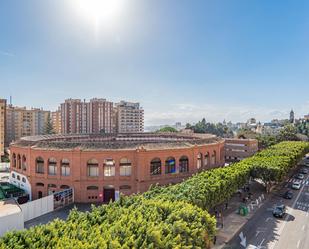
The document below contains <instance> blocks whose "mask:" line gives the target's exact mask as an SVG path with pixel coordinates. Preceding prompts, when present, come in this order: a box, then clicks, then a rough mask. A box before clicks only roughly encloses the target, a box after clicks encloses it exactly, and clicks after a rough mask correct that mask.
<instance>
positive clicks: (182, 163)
mask: <svg viewBox="0 0 309 249" xmlns="http://www.w3.org/2000/svg"><path fill="white" fill-rule="evenodd" d="M179 172H180V173H183V172H189V159H188V157H186V156H182V157H181V158H180V159H179Z"/></svg>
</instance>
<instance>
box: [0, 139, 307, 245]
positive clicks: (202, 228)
mask: <svg viewBox="0 0 309 249" xmlns="http://www.w3.org/2000/svg"><path fill="white" fill-rule="evenodd" d="M308 151H309V143H306V142H283V143H280V144H277V145H274V146H272V147H270V148H269V149H266V150H264V151H262V152H260V153H258V154H256V155H255V156H253V157H251V158H248V159H245V160H243V161H241V162H239V163H235V164H234V165H231V166H229V167H223V168H217V169H213V170H209V171H204V172H201V173H199V174H196V175H194V176H192V177H191V178H189V179H188V180H186V181H183V182H182V183H179V184H175V185H170V186H167V187H159V186H154V187H152V188H151V189H150V190H149V191H147V192H146V193H144V194H139V195H133V196H130V197H123V196H122V197H121V198H120V201H118V202H115V203H110V204H109V205H104V206H100V207H96V208H95V207H93V210H92V212H87V213H81V212H78V211H76V210H74V211H73V212H71V214H70V216H69V218H68V220H67V221H59V220H56V221H53V222H51V223H50V224H47V225H43V226H37V227H34V228H31V229H29V230H26V231H20V232H11V233H8V234H7V235H6V236H4V237H3V238H2V239H0V248H1V249H4V248H210V245H211V241H212V240H213V238H214V236H215V231H216V224H215V219H214V218H213V217H211V216H210V215H209V213H208V212H207V210H210V209H211V208H213V207H215V206H217V205H218V204H221V203H223V202H224V201H226V200H227V199H229V198H230V197H231V196H232V195H233V194H234V193H235V192H236V191H237V189H239V188H240V187H242V186H243V185H244V184H245V183H247V181H248V180H249V178H250V177H255V178H259V179H262V180H263V181H264V183H265V186H266V187H268V186H269V185H270V184H272V183H273V182H278V181H280V180H282V179H283V177H284V175H285V174H286V173H287V171H288V170H289V169H290V168H291V167H293V166H294V165H295V164H296V162H297V160H298V159H300V158H301V157H302V156H303V155H304V154H305V153H307V152H308Z"/></svg>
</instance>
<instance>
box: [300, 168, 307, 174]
mask: <svg viewBox="0 0 309 249" xmlns="http://www.w3.org/2000/svg"><path fill="white" fill-rule="evenodd" d="M299 172H300V173H302V174H308V172H309V171H308V169H305V168H302V169H301V170H300V171H299Z"/></svg>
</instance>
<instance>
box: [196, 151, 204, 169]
mask: <svg viewBox="0 0 309 249" xmlns="http://www.w3.org/2000/svg"><path fill="white" fill-rule="evenodd" d="M202 157H203V155H202V153H198V154H197V164H196V167H197V169H200V168H201V167H202Z"/></svg>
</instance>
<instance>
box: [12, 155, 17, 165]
mask: <svg viewBox="0 0 309 249" xmlns="http://www.w3.org/2000/svg"><path fill="white" fill-rule="evenodd" d="M12 166H13V168H16V154H15V153H13V157H12Z"/></svg>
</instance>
